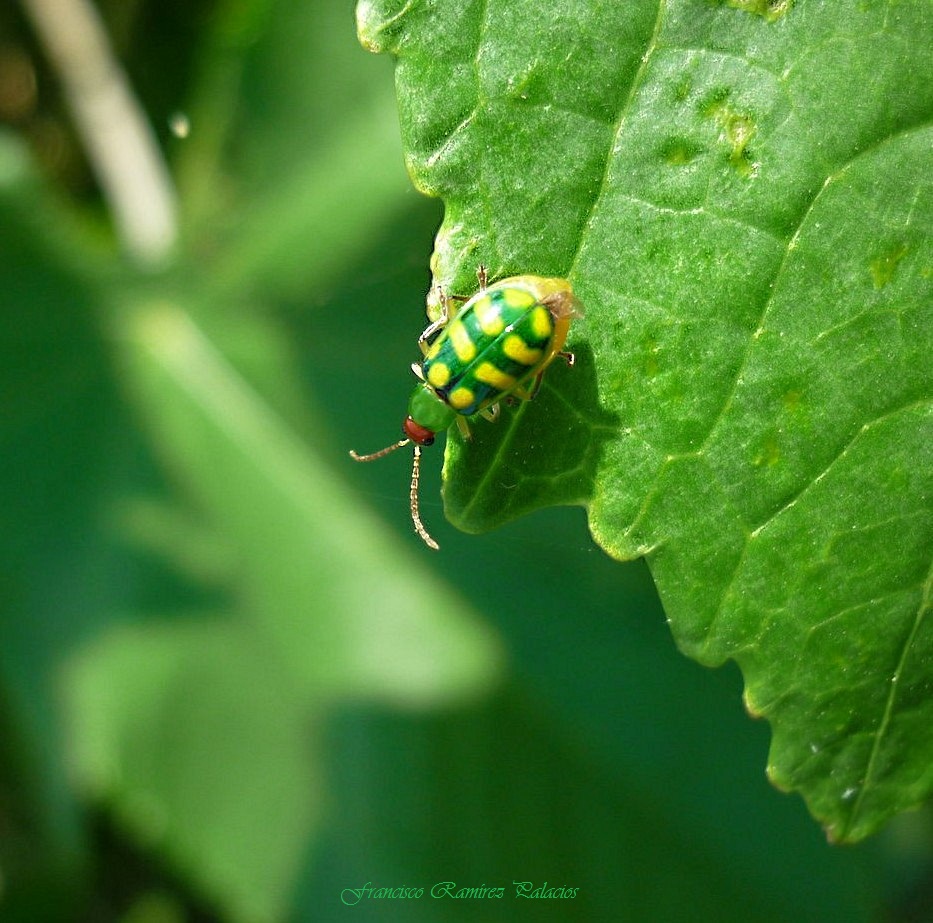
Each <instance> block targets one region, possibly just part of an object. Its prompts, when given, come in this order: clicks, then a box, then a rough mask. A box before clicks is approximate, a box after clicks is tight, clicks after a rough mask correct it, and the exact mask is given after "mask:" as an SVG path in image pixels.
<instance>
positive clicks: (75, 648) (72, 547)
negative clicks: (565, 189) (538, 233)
mask: <svg viewBox="0 0 933 923" xmlns="http://www.w3.org/2000/svg"><path fill="white" fill-rule="evenodd" d="M101 8H102V12H103V13H104V17H105V20H106V21H107V23H108V26H109V30H110V34H111V36H112V40H113V42H114V46H115V48H116V50H117V53H118V55H119V58H120V59H121V61H122V62H123V64H124V66H125V67H126V68H127V70H128V72H129V75H130V78H131V82H132V84H133V86H134V87H135V89H136V91H137V93H138V94H139V97H140V99H141V101H142V103H143V106H144V108H145V110H146V112H147V114H148V116H149V118H150V120H151V122H152V124H153V126H155V129H156V131H157V134H158V136H159V139H160V142H161V144H162V146H163V148H164V150H165V152H166V155H167V157H168V158H169V161H170V164H171V172H172V176H173V177H174V180H175V182H176V185H177V188H178V191H179V201H180V204H181V237H180V241H181V242H180V244H179V247H178V249H177V252H176V253H175V255H174V256H173V258H172V260H171V262H170V263H169V265H167V266H166V267H165V268H163V269H162V270H160V271H158V272H152V271H149V272H144V271H143V270H141V269H138V268H136V267H134V265H133V264H132V262H131V261H130V260H128V259H127V258H126V257H125V256H122V255H121V253H120V248H119V245H118V244H117V243H116V242H115V241H113V240H112V239H111V234H110V231H109V223H108V220H107V212H106V205H105V203H103V202H102V201H101V200H100V199H99V198H98V196H97V194H96V191H95V189H96V187H95V185H94V183H93V181H92V180H91V179H90V175H89V173H88V170H87V168H86V166H85V165H84V162H83V158H82V154H81V150H80V146H79V145H77V143H76V142H75V140H74V134H73V131H72V129H71V128H70V127H69V121H68V118H67V115H66V114H65V112H64V110H63V108H62V104H61V101H60V98H61V97H60V91H59V90H58V89H57V86H56V82H55V75H54V73H53V71H52V69H51V68H50V67H49V65H48V63H47V60H46V58H45V55H44V53H43V48H42V47H41V42H39V41H37V39H36V37H35V36H34V35H33V33H32V32H31V31H30V29H29V28H28V26H27V24H26V22H25V21H24V20H23V19H22V18H21V17H20V15H19V13H18V12H17V8H15V7H14V8H12V9H4V10H3V11H0V27H2V29H3V35H2V41H0V105H2V112H3V116H4V119H5V122H6V126H5V128H4V129H3V131H2V133H0V310H2V319H3V331H4V333H3V336H2V337H0V458H2V463H0V526H2V528H0V543H2V553H0V561H2V564H0V606H2V609H0V920H2V921H4V923H6V921H43V920H48V921H118V920H119V921H127V923H157V921H165V923H169V921H181V920H218V921H228V920H229V921H277V920H295V921H306V920H307V921H312V920H313V921H327V920H330V919H338V918H340V919H342V918H344V916H345V915H346V914H348V913H351V912H352V913H355V914H356V916H357V917H358V918H359V919H363V920H370V919H410V920H431V921H438V920H448V919H450V920H453V919H472V920H505V919H509V920H511V919H520V918H523V917H525V916H527V918H529V919H536V920H541V919H560V920H620V919H621V920H647V919H666V920H676V919H690V920H707V919H708V920H717V921H721V920H730V919H735V920H748V919H755V920H775V921H777V920H784V919H795V920H825V919H846V920H853V921H858V920H869V919H877V918H878V915H879V914H884V915H885V916H886V918H889V919H894V918H896V919H904V920H906V919H911V913H912V912H913V910H912V908H921V907H923V906H924V905H923V900H924V890H923V889H924V888H927V889H929V887H930V878H929V875H930V865H929V863H930V839H931V831H930V828H931V823H930V817H929V815H924V814H916V815H913V816H907V817H904V818H902V819H901V820H900V821H899V822H898V823H897V824H896V825H895V827H893V828H892V829H891V831H889V833H887V834H886V835H885V836H884V837H883V838H882V839H880V840H878V841H876V842H875V843H873V844H870V845H868V846H864V847H860V848H858V849H850V850H844V851H843V850H838V849H833V848H831V847H829V846H827V845H826V844H825V842H824V841H823V839H822V836H821V834H820V833H819V831H818V830H817V829H816V827H815V825H814V824H813V823H812V821H811V820H810V818H809V817H808V816H807V815H806V812H805V810H804V808H803V805H802V804H801V803H800V802H799V800H797V799H795V798H787V797H784V796H782V795H780V794H779V793H777V792H776V791H774V790H773V789H772V788H771V787H770V786H769V785H768V784H767V782H766V780H765V779H764V776H763V774H762V772H761V766H762V765H763V763H764V758H765V753H766V751H767V737H768V735H767V731H766V728H765V727H764V726H763V725H762V724H756V723H752V722H750V721H748V719H747V717H746V716H745V715H744V714H743V713H742V711H741V709H740V707H739V705H738V702H739V696H740V692H741V684H740V682H739V678H738V675H737V673H736V672H735V671H733V670H731V669H729V670H723V671H719V672H716V673H710V672H708V671H704V670H701V669H699V668H697V667H696V666H695V665H694V664H691V663H690V662H688V661H686V660H684V659H683V658H681V657H680V655H678V654H677V653H676V651H675V650H674V647H673V644H672V643H671V640H670V635H669V632H668V629H667V626H666V624H665V622H664V617H663V613H662V611H661V609H660V606H659V604H658V600H657V597H656V594H655V592H654V589H653V587H652V585H651V581H650V578H649V576H648V574H647V571H646V569H645V568H644V566H643V565H641V564H633V565H630V566H625V567H622V566H619V565H617V564H614V563H612V562H610V561H609V560H608V559H607V558H605V556H604V555H603V554H602V553H601V552H599V551H597V550H596V549H595V548H594V546H593V545H592V543H591V542H590V539H589V536H588V534H587V532H586V527H585V523H584V518H583V515H582V513H581V512H580V511H579V510H551V511H548V512H546V513H539V514H536V515H535V516H533V517H530V518H528V519H526V520H522V521H519V522H516V523H513V524H511V525H509V526H506V527H504V528H503V529H502V530H500V531H499V532H497V533H494V534H491V535H489V536H484V537H479V538H477V537H468V536H463V535H460V534H459V533H457V532H456V531H455V530H453V529H451V528H449V527H446V526H445V524H444V523H443V521H442V518H441V515H440V501H439V472H438V468H439V465H440V457H439V456H440V453H436V455H437V457H436V459H432V458H430V457H428V458H427V459H426V468H427V469H428V470H427V471H426V474H425V481H424V485H423V497H424V506H425V509H426V510H427V511H429V513H430V514H431V521H432V529H434V530H435V531H436V532H437V534H438V537H439V539H440V540H441V544H442V545H443V548H444V550H443V552H442V554H441V555H437V556H431V555H429V554H428V553H427V552H425V550H424V549H423V548H422V547H421V545H420V541H419V540H418V539H417V538H416V537H415V536H414V535H413V534H410V527H409V523H408V521H407V496H406V494H407V472H406V471H405V466H404V464H402V463H401V462H400V463H399V464H397V465H392V464H389V463H388V462H387V463H386V464H384V465H379V466H372V467H371V468H364V469H356V468H354V469H352V470H350V466H349V465H348V464H347V460H346V450H347V449H348V448H349V447H351V446H354V447H356V448H360V449H368V448H370V447H371V446H372V445H373V444H374V443H376V444H380V445H381V444H382V442H384V441H385V434H386V433H387V432H392V431H394V429H395V427H396V426H397V424H398V421H399V420H400V418H401V415H402V414H403V412H404V406H405V399H406V396H407V392H408V389H409V386H410V382H409V378H408V376H407V374H406V367H407V364H408V362H410V361H411V358H412V357H413V347H414V339H415V337H416V336H417V333H418V332H419V331H420V327H421V324H422V322H423V297H424V293H425V290H426V288H427V284H428V271H427V258H428V254H429V252H430V248H431V237H432V234H433V232H434V230H435V228H436V226H437V223H438V220H439V215H440V212H439V208H438V206H437V203H435V202H431V201H428V200H425V199H422V198H421V197H419V196H417V195H416V194H415V193H414V192H413V190H412V189H411V187H410V184H409V182H408V180H407V178H406V176H405V174H404V170H403V168H402V155H401V149H400V145H399V141H398V137H397V129H396V127H395V119H396V116H395V103H394V98H393V96H392V86H391V68H390V66H389V63H388V62H387V61H385V60H379V59H376V58H374V57H373V56H370V55H368V54H366V53H365V52H364V51H362V50H361V49H360V48H359V47H358V45H357V43H356V38H355V34H354V27H353V17H352V11H351V10H350V8H349V5H345V4H343V3H339V2H298V0H281V2H277V3H274V2H272V0H238V2H235V0H230V2H217V3H202V4H181V3H168V4H166V3H162V4H155V3H146V2H137V3H129V4H127V3H119V2H116V0H113V2H110V3H103V4H102V5H101ZM24 69H25V70H24ZM24 74H25V77H23V75H24ZM11 75H12V76H11ZM30 75H31V77H30ZM21 78H22V79H25V80H26V84H27V85H28V84H29V81H30V79H32V80H33V81H34V86H35V93H34V94H33V95H32V96H31V97H30V96H29V94H28V93H27V94H26V96H27V99H26V101H25V103H22V102H18V103H17V104H16V105H13V104H12V102H11V100H13V101H16V100H18V99H19V96H17V95H16V93H15V92H13V91H14V90H16V88H17V87H19V86H20V83H19V82H18V81H19V80H20V79H21ZM11 88H12V89H11ZM177 112H182V113H184V114H185V115H186V116H187V118H188V120H189V122H190V126H191V131H190V134H189V135H188V136H187V137H184V138H180V137H175V136H173V135H172V133H171V131H170V130H169V125H170V123H171V121H172V118H173V116H174V114H175V113H177ZM432 462H433V464H432ZM620 612H621V613H623V614H622V615H621V616H620ZM448 880H455V881H456V882H457V883H458V884H461V885H464V886H479V885H483V884H486V885H504V886H506V889H507V893H506V898H505V899H504V900H503V901H501V902H486V903H485V904H483V905H482V906H481V905H479V903H478V902H474V901H470V902H459V903H455V902H451V901H440V900H431V899H428V898H427V897H426V898H423V899H421V900H419V901H410V902H407V903H406V905H405V906H404V907H399V906H397V904H395V903H393V904H391V905H389V904H388V902H380V901H370V902H369V904H364V905H361V906H357V907H355V908H352V909H351V908H348V907H346V906H344V905H343V904H342V903H341V902H340V894H341V892H342V891H343V890H344V889H347V888H354V889H358V888H361V887H363V886H364V885H365V884H366V882H367V881H371V882H373V884H374V885H376V886H379V885H383V886H417V885H421V886H424V887H426V888H430V886H431V885H432V884H433V883H434V882H437V881H448ZM513 880H522V881H524V880H533V881H534V882H535V883H536V884H539V885H540V884H543V883H544V881H545V880H546V881H547V882H548V884H549V885H551V886H561V885H566V886H568V887H577V888H579V889H580V890H579V894H578V897H577V898H576V899H574V900H572V901H547V902H545V901H542V902H537V903H536V904H535V905H533V906H532V907H531V908H530V909H529V908H527V907H525V905H524V903H523V902H520V901H516V900H514V899H511V896H510V891H511V883H512V881H513ZM927 896H928V895H927ZM464 903H466V905H467V906H465V907H464V906H463V904H464ZM916 912H918V913H919V910H917V911H916ZM916 918H917V919H919V918H920V917H919V916H918V917H916Z"/></svg>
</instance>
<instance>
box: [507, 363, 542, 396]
mask: <svg viewBox="0 0 933 923" xmlns="http://www.w3.org/2000/svg"><path fill="white" fill-rule="evenodd" d="M545 371H546V369H541V371H540V372H538V374H537V375H535V378H534V381H533V382H532V383H531V387H530V388H525V387H522V386H521V385H520V386H519V387H517V388H515V389H514V390H513V391H512V394H514V395H515V397H517V398H519V399H520V400H523V401H533V400H534V399H535V395H536V394H537V393H538V389H539V388H540V387H541V380H542V379H543V378H544V373H545Z"/></svg>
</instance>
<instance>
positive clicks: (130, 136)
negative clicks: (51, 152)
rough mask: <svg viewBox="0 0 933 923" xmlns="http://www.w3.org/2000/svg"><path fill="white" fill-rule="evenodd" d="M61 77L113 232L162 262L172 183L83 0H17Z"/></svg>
mask: <svg viewBox="0 0 933 923" xmlns="http://www.w3.org/2000/svg"><path fill="white" fill-rule="evenodd" d="M21 2H22V5H23V8H24V10H25V11H26V14H27V15H28V16H29V18H30V19H31V20H32V23H33V28H34V29H35V31H36V34H37V36H38V37H39V40H40V42H41V43H42V44H43V46H44V47H45V49H46V51H47V53H48V56H49V59H50V61H51V62H52V63H53V65H54V67H55V68H56V70H57V71H58V73H59V76H60V79H61V82H62V86H63V88H64V92H65V95H66V97H67V99H68V103H69V105H70V107H71V113H72V116H73V118H74V121H75V125H76V128H77V130H78V133H79V134H80V136H81V138H82V141H83V142H84V146H85V149H86V151H87V155H88V158H89V160H90V162H91V166H92V168H93V170H94V173H95V175H96V176H97V180H98V182H99V183H100V186H101V189H102V190H103V194H104V197H105V198H106V200H107V203H108V205H109V207H110V210H111V213H112V214H113V217H114V221H115V223H116V228H117V233H118V235H119V237H120V240H121V241H122V243H123V245H124V247H125V248H126V250H127V251H128V253H129V254H130V256H131V257H132V258H133V259H134V260H135V261H136V262H137V263H139V264H141V265H145V266H150V267H152V266H155V265H158V264H159V263H162V262H164V260H165V259H166V258H167V257H168V255H169V252H170V251H171V249H172V247H173V245H174V243H175V238H176V233H177V229H176V199H175V190H174V187H173V185H172V180H171V177H170V175H169V172H168V168H167V167H166V165H165V161H164V160H163V158H162V154H161V151H160V150H159V147H158V144H157V143H156V139H155V136H154V135H153V132H152V129H151V127H150V125H149V123H148V121H147V120H146V117H145V114H144V113H143V111H142V108H141V107H140V105H139V103H138V101H137V99H136V97H135V96H134V95H133V91H132V89H131V88H130V84H129V80H128V79H127V77H126V74H125V72H124V71H123V69H122V68H121V67H120V65H119V63H118V62H117V60H116V58H115V57H114V55H113V52H112V50H111V47H110V43H109V41H108V38H107V34H106V31H105V29H104V26H103V23H102V22H101V19H100V16H99V15H98V12H97V10H96V9H95V8H94V6H93V5H92V4H91V3H90V2H89V0H21Z"/></svg>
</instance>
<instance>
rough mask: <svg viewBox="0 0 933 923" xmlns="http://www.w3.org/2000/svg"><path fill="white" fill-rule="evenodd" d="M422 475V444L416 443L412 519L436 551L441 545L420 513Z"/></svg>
mask: <svg viewBox="0 0 933 923" xmlns="http://www.w3.org/2000/svg"><path fill="white" fill-rule="evenodd" d="M406 441H407V440H406ZM361 460H362V459H361ZM420 477H421V446H420V445H415V457H414V461H412V463H411V491H410V492H409V494H408V496H409V498H410V499H411V521H412V522H413V523H414V524H415V531H416V532H417V533H418V534H419V535H420V536H421V538H422V539H423V540H424V543H425V545H427V546H428V548H433V549H434V550H435V551H439V550H440V547H441V546H440V545H438V544H437V542H435V541H434V539H433V538H431V536H430V535H429V534H428V530H427V529H425V527H424V524H423V523H422V522H421V515H420V514H419V513H418V479H419V478H420Z"/></svg>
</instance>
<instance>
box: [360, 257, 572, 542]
mask: <svg viewBox="0 0 933 923" xmlns="http://www.w3.org/2000/svg"><path fill="white" fill-rule="evenodd" d="M476 275H477V279H478V281H479V291H478V292H477V293H476V294H475V295H473V296H472V297H470V298H463V297H461V296H456V295H446V294H445V293H444V292H443V291H442V290H438V295H439V302H440V309H441V313H440V316H439V317H438V319H437V320H436V321H434V322H433V323H431V324H429V325H428V326H427V327H426V328H425V330H424V332H423V333H422V334H421V336H420V337H419V338H418V346H419V347H420V349H421V353H422V356H423V360H422V362H421V364H420V365H419V364H418V363H413V364H412V371H413V372H414V373H415V375H416V376H417V377H418V378H419V379H420V382H419V384H418V385H416V386H415V390H414V392H413V393H412V395H411V398H410V399H409V402H408V416H407V417H406V418H405V420H404V422H403V423H402V432H403V435H404V438H403V439H400V440H399V441H398V442H393V443H392V444H391V445H388V446H386V447H385V448H384V449H380V450H379V451H378V452H372V453H370V454H369V455H359V454H357V453H356V452H354V451H352V450H351V451H350V457H351V458H352V459H353V460H354V461H358V462H370V461H375V460H376V459H378V458H383V457H384V456H386V455H388V454H389V453H390V452H394V451H395V450H396V449H401V448H404V447H405V446H406V445H409V444H411V445H413V447H414V460H413V461H412V470H411V488H410V491H409V500H410V504H411V519H412V522H413V523H414V526H415V531H416V532H417V533H418V535H419V536H421V538H422V540H423V541H424V543H425V544H426V545H427V546H428V547H429V548H433V549H435V550H437V549H438V548H439V546H438V544H437V542H436V541H434V539H433V538H432V537H431V535H430V534H429V533H428V531H427V529H425V527H424V525H423V523H422V522H421V515H420V513H419V510H418V480H419V477H420V474H421V449H422V447H423V446H429V445H431V444H432V443H433V442H434V438H435V436H436V435H437V434H438V433H439V432H440V431H441V430H444V429H447V428H448V427H449V426H450V425H451V424H452V423H455V422H456V423H457V425H458V427H459V428H460V431H461V433H463V436H464V438H466V439H469V438H470V427H469V423H468V422H467V421H468V419H469V418H470V417H473V416H475V415H479V416H482V417H484V418H485V419H488V420H494V419H495V418H496V417H497V416H498V414H499V404H500V402H501V401H502V400H503V399H505V400H506V401H509V402H511V401H512V400H513V399H514V398H519V399H521V400H531V399H532V398H533V397H534V396H535V394H537V392H538V388H539V387H540V386H541V379H542V377H543V376H544V372H545V370H546V369H547V367H548V366H549V365H550V364H551V362H552V361H553V360H554V358H555V357H558V356H559V357H560V358H561V359H563V360H564V361H566V363H567V364H568V365H573V361H574V357H573V353H569V352H565V351H564V350H563V348H562V347H563V345H564V342H565V340H566V339H567V331H568V330H569V328H570V321H571V320H572V319H573V318H574V317H581V316H582V315H583V309H582V306H581V305H580V302H579V301H578V300H577V298H576V296H575V295H574V293H573V289H572V287H571V285H570V283H569V282H568V281H567V280H566V279H559V278H556V277H555V278H546V277H543V276H535V275H521V276H511V277H510V278H508V279H502V280H501V281H499V282H494V283H493V284H492V285H487V277H486V268H485V267H484V266H480V267H479V269H478V270H477V273H476ZM454 302H463V303H462V304H461V306H460V307H459V309H458V310H454V309H453V308H452V305H453V303H454Z"/></svg>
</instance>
